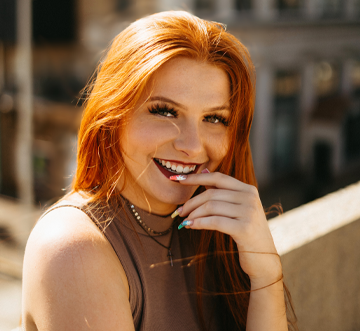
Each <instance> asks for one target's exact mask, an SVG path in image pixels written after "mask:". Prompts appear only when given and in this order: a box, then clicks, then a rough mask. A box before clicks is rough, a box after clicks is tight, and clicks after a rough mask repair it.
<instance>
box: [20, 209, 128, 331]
mask: <svg viewBox="0 0 360 331" xmlns="http://www.w3.org/2000/svg"><path fill="white" fill-rule="evenodd" d="M128 298H129V289H128V283H127V279H126V275H125V272H124V269H123V268H122V266H121V264H120V262H119V260H118V258H117V256H116V254H115V252H114V251H113V249H112V247H111V245H110V244H109V242H108V241H107V240H106V238H105V237H104V235H103V234H102V233H101V232H100V230H99V229H98V228H97V226H96V225H95V224H94V223H93V222H92V221H91V220H90V219H89V217H88V216H87V215H86V214H85V213H83V212H82V211H80V210H78V209H76V208H72V207H62V208H58V209H55V210H53V211H51V212H50V213H48V214H47V215H46V216H45V217H43V218H42V219H41V220H40V221H39V222H38V223H37V224H36V226H35V228H34V229H33V231H32V233H31V235H30V237H29V240H28V243H27V247H26V251H25V258H24V271H23V321H24V324H25V326H26V329H27V330H28V329H29V330H51V331H52V330H70V329H71V330H72V329H74V330H75V329H76V330H88V329H89V327H90V328H91V329H94V330H117V329H118V328H119V325H122V326H123V328H122V329H124V330H133V328H134V326H133V321H132V316H131V310H130V304H129V300H128ZM27 324H28V325H27ZM34 325H37V327H36V328H34Z"/></svg>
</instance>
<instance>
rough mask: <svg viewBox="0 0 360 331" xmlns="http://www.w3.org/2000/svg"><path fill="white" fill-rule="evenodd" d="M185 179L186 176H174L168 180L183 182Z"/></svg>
mask: <svg viewBox="0 0 360 331" xmlns="http://www.w3.org/2000/svg"><path fill="white" fill-rule="evenodd" d="M186 178H187V176H186V175H175V176H170V178H169V179H170V180H185V179H186Z"/></svg>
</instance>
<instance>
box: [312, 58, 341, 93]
mask: <svg viewBox="0 0 360 331" xmlns="http://www.w3.org/2000/svg"><path fill="white" fill-rule="evenodd" d="M314 79H315V88H316V93H317V95H318V97H320V98H321V97H326V96H329V95H332V94H336V93H337V92H338V91H339V84H340V70H339V66H338V65H336V64H334V63H330V62H327V61H322V62H319V63H318V64H316V66H315V77H314Z"/></svg>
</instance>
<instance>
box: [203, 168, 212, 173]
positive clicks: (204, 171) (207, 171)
mask: <svg viewBox="0 0 360 331" xmlns="http://www.w3.org/2000/svg"><path fill="white" fill-rule="evenodd" d="M201 173H202V174H209V173H210V171H209V169H208V168H205V169H204V170H203V171H201Z"/></svg>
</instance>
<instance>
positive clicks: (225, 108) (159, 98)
mask: <svg viewBox="0 0 360 331" xmlns="http://www.w3.org/2000/svg"><path fill="white" fill-rule="evenodd" d="M150 101H162V102H167V103H171V104H173V105H174V106H176V107H179V108H182V109H187V108H186V107H185V106H184V105H182V104H181V103H178V102H175V101H173V100H171V99H168V98H165V97H160V96H159V97H151V98H149V99H147V100H146V102H150ZM207 110H210V111H215V110H227V111H230V109H229V107H228V106H226V105H224V106H217V107H211V108H208V109H207Z"/></svg>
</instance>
